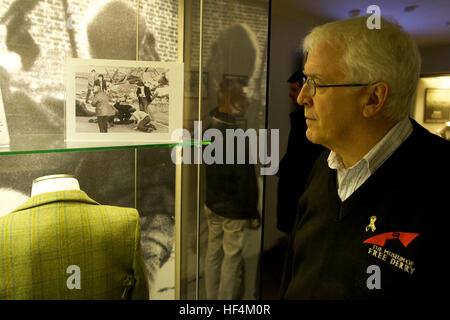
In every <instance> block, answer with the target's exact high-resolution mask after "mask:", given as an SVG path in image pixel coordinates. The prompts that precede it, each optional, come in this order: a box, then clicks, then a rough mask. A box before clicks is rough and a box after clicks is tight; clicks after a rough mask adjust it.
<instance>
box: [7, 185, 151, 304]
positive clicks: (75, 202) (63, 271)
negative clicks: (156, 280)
mask: <svg viewBox="0 0 450 320" xmlns="http://www.w3.org/2000/svg"><path fill="white" fill-rule="evenodd" d="M77 270H78V274H76V273H77ZM77 277H78V278H77ZM77 285H78V287H76V286H77ZM148 292H149V290H148V282H147V276H146V272H145V266H144V262H143V259H142V251H141V244H140V223H139V214H138V212H137V211H136V210H135V209H132V208H123V207H114V206H106V205H100V204H99V203H97V202H96V201H94V200H92V199H91V198H89V197H88V196H87V194H86V193H85V192H83V191H80V190H69V191H57V192H48V193H43V194H38V195H36V196H34V197H32V198H30V199H29V200H28V201H26V202H25V203H24V204H22V205H21V206H20V207H18V208H17V209H15V210H14V211H12V212H11V213H9V214H7V215H5V216H3V217H0V300H1V299H16V300H31V299H39V300H50V299H57V300H63V299H77V300H87V299H101V300H110V299H111V300H112V299H148Z"/></svg>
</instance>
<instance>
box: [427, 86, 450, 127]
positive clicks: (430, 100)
mask: <svg viewBox="0 0 450 320" xmlns="http://www.w3.org/2000/svg"><path fill="white" fill-rule="evenodd" d="M449 110H450V89H434V88H427V89H425V112H424V122H426V123H444V122H447V121H449V120H450V119H449V115H450V113H449Z"/></svg>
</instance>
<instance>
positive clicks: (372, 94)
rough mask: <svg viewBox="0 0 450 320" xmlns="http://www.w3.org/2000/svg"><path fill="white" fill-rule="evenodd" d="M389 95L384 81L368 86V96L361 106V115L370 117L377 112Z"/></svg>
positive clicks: (387, 86)
mask: <svg viewBox="0 0 450 320" xmlns="http://www.w3.org/2000/svg"><path fill="white" fill-rule="evenodd" d="M388 95H389V85H388V84H387V83H386V82H377V83H374V84H373V85H371V86H369V88H368V97H367V96H366V97H367V100H366V101H365V104H364V106H363V116H364V117H365V118H370V117H373V116H375V115H376V114H379V113H380V111H381V109H382V108H383V107H384V105H385V104H386V99H387V97H388Z"/></svg>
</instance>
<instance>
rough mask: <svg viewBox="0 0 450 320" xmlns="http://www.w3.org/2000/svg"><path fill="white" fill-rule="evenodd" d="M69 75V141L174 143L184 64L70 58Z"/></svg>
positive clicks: (67, 100) (179, 126)
mask: <svg viewBox="0 0 450 320" xmlns="http://www.w3.org/2000/svg"><path fill="white" fill-rule="evenodd" d="M66 70H67V72H66V129H67V130H66V139H67V140H68V141H71V140H74V141H77V140H82V141H136V140H138V141H144V142H155V143H157V142H174V141H172V140H171V136H172V131H173V130H175V129H177V128H181V126H182V114H183V109H182V95H183V90H182V83H183V79H182V76H183V73H182V70H183V67H182V64H180V63H176V62H142V61H141V62H139V61H124V60H101V59H94V60H84V59H68V60H67V69H66Z"/></svg>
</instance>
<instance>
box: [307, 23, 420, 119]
mask: <svg viewBox="0 0 450 320" xmlns="http://www.w3.org/2000/svg"><path fill="white" fill-rule="evenodd" d="M367 19H368V16H363V17H357V18H350V19H345V20H339V21H334V22H330V23H327V24H324V25H322V26H318V27H316V28H314V29H313V30H312V31H311V32H310V33H309V34H308V35H307V36H306V38H305V39H304V40H303V52H304V54H305V56H307V54H308V52H309V51H310V50H312V49H313V48H314V47H316V46H317V45H319V44H321V43H328V44H329V45H331V46H334V47H336V48H338V49H340V50H342V52H343V56H342V60H341V61H340V68H341V70H342V71H343V73H344V74H345V75H346V76H345V81H351V82H359V83H375V82H378V81H384V82H386V83H387V84H388V85H389V89H390V92H389V95H388V98H387V99H386V104H385V106H384V116H385V117H386V118H387V119H389V120H391V121H398V120H400V119H402V118H403V117H405V116H408V115H409V112H410V110H411V107H412V105H413V103H414V97H415V91H416V88H417V83H418V80H419V76H420V66H421V58H420V53H419V50H418V48H417V44H416V43H415V41H414V40H413V39H412V37H411V36H410V35H409V34H408V33H407V32H405V31H404V30H403V28H402V27H401V26H400V25H399V24H398V23H397V22H395V21H394V20H392V21H389V20H387V19H386V18H381V28H380V29H369V28H368V27H367V25H366V21H367Z"/></svg>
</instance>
